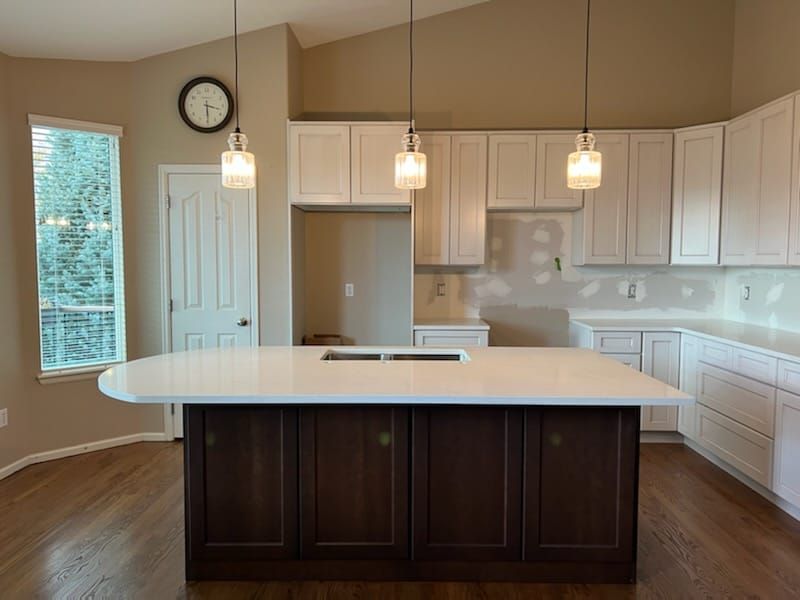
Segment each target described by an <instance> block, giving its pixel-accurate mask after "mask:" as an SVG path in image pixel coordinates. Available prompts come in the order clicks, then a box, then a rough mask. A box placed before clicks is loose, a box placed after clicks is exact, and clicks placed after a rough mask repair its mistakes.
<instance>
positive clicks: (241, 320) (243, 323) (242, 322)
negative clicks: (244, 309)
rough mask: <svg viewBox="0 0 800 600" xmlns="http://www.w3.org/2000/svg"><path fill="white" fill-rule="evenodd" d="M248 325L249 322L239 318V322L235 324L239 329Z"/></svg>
mask: <svg viewBox="0 0 800 600" xmlns="http://www.w3.org/2000/svg"><path fill="white" fill-rule="evenodd" d="M248 323H249V321H248V320H247V318H246V317H239V320H238V321H236V324H237V325H238V326H239V327H247V324H248Z"/></svg>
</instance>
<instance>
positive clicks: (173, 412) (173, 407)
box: [169, 404, 175, 415]
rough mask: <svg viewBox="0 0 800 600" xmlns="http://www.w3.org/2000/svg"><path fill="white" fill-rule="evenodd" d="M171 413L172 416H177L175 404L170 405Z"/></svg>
mask: <svg viewBox="0 0 800 600" xmlns="http://www.w3.org/2000/svg"><path fill="white" fill-rule="evenodd" d="M169 412H170V414H172V415H174V414H175V405H174V404H170V405H169Z"/></svg>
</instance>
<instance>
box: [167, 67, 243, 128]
mask: <svg viewBox="0 0 800 600" xmlns="http://www.w3.org/2000/svg"><path fill="white" fill-rule="evenodd" d="M178 112H180V114H181V118H182V119H183V120H184V121H185V122H186V124H187V125H188V126H189V127H191V128H192V129H194V130H195V131H199V132H201V133H213V132H215V131H219V130H220V129H222V128H224V127H225V126H226V125H227V124H228V122H229V121H230V120H231V116H233V97H232V96H231V93H230V91H228V88H227V87H225V84H224V83H222V82H221V81H220V80H218V79H214V78H213V77H195V78H194V79H192V80H191V81H190V82H189V83H187V84H186V85H184V86H183V89H182V90H181V95H180V96H179V97H178Z"/></svg>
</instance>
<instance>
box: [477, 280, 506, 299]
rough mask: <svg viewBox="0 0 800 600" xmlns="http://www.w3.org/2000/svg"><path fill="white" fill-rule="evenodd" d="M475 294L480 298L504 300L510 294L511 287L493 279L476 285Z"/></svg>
mask: <svg viewBox="0 0 800 600" xmlns="http://www.w3.org/2000/svg"><path fill="white" fill-rule="evenodd" d="M475 293H476V294H477V295H478V296H479V297H481V298H486V297H487V296H497V297H500V298H504V297H506V296H508V295H509V294H510V293H511V286H510V285H508V284H507V283H506V282H505V281H503V280H502V279H497V278H495V279H490V280H489V281H487V282H486V283H482V284H479V285H476V286H475Z"/></svg>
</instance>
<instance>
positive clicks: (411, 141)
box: [394, 0, 428, 190]
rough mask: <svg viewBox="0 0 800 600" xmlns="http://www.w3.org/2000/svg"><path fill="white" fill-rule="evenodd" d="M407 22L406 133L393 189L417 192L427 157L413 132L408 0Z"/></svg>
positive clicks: (411, 6) (411, 18)
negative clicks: (420, 148) (420, 149)
mask: <svg viewBox="0 0 800 600" xmlns="http://www.w3.org/2000/svg"><path fill="white" fill-rule="evenodd" d="M409 13H410V14H409V21H408V133H406V134H405V135H404V136H403V139H402V141H401V145H402V147H403V151H402V152H398V153H397V154H396V155H395V157H394V187H396V188H399V189H401V190H419V189H422V188H424V187H425V183H426V179H427V171H428V165H427V163H428V161H427V157H426V156H425V155H424V154H423V153H422V152H420V151H419V147H420V145H421V144H422V141H421V140H420V139H419V136H418V135H417V134H416V132H415V131H414V0H409Z"/></svg>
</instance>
